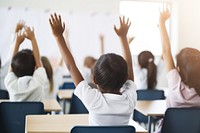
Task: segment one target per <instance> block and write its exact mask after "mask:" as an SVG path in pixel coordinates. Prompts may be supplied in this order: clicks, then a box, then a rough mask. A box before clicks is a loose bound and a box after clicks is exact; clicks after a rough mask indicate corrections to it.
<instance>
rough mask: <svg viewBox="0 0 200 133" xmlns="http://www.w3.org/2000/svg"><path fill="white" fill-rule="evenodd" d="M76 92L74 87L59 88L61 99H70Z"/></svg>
mask: <svg viewBox="0 0 200 133" xmlns="http://www.w3.org/2000/svg"><path fill="white" fill-rule="evenodd" d="M73 93H74V89H64V90H58V92H57V94H58V98H59V99H61V100H70V99H71V98H72V95H73Z"/></svg>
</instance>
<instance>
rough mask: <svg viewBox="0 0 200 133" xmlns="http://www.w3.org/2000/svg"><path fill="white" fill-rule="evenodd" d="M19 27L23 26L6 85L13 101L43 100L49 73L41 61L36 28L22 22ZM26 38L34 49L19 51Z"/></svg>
mask: <svg viewBox="0 0 200 133" xmlns="http://www.w3.org/2000/svg"><path fill="white" fill-rule="evenodd" d="M17 27H21V28H20V29H19V30H18V32H17V33H16V38H15V46H14V51H13V56H12V61H11V66H10V72H9V73H8V74H7V75H6V78H5V86H6V88H7V90H8V92H9V96H10V100H11V101H42V100H43V86H44V81H45V80H47V75H46V72H45V69H44V68H43V67H42V64H41V61H40V53H39V50H38V46H37V41H36V38H35V34H34V30H33V29H31V28H30V27H27V26H24V23H21V22H19V23H18V24H17ZM22 29H24V31H23V30H22ZM25 38H27V39H29V40H30V41H31V43H32V47H33V51H31V50H29V49H24V50H21V51H19V52H18V50H19V47H20V45H21V44H22V42H23V41H24V39H25Z"/></svg>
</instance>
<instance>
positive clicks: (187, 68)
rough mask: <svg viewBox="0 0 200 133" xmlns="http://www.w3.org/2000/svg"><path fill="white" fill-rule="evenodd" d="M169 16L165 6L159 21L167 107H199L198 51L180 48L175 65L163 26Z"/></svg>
mask: <svg viewBox="0 0 200 133" xmlns="http://www.w3.org/2000/svg"><path fill="white" fill-rule="evenodd" d="M169 17H170V13H169V10H168V9H167V8H166V9H164V10H163V12H161V13H160V22H159V28H160V32H161V38H162V43H163V45H162V49H163V53H162V55H163V59H164V61H165V64H166V68H167V72H168V74H167V80H168V88H169V93H168V97H167V107H200V102H199V101H200V82H199V79H200V71H199V68H200V52H199V50H197V49H193V48H184V49H182V50H181V51H180V53H179V54H178V55H177V56H176V59H177V67H175V65H174V61H173V58H172V53H171V46H170V41H169V37H168V34H167V30H166V27H165V22H166V20H167V19H168V18H169Z"/></svg>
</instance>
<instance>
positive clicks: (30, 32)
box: [24, 26, 35, 40]
mask: <svg viewBox="0 0 200 133" xmlns="http://www.w3.org/2000/svg"><path fill="white" fill-rule="evenodd" d="M24 36H25V37H26V38H27V39H29V40H33V39H34V38H35V34H34V28H30V27H28V26H26V27H25V31H24Z"/></svg>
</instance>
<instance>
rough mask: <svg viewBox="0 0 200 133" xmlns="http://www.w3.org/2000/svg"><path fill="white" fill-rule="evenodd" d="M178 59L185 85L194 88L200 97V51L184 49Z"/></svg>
mask: <svg viewBox="0 0 200 133" xmlns="http://www.w3.org/2000/svg"><path fill="white" fill-rule="evenodd" d="M176 59H177V66H178V67H179V70H180V72H179V74H180V76H181V79H182V81H183V83H185V84H186V85H188V86H189V87H190V88H194V89H195V90H196V92H197V93H198V94H199V96H200V82H199V79H200V71H199V68H200V51H199V50H197V49H194V48H184V49H182V50H181V51H180V53H179V54H178V55H177V56H176Z"/></svg>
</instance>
